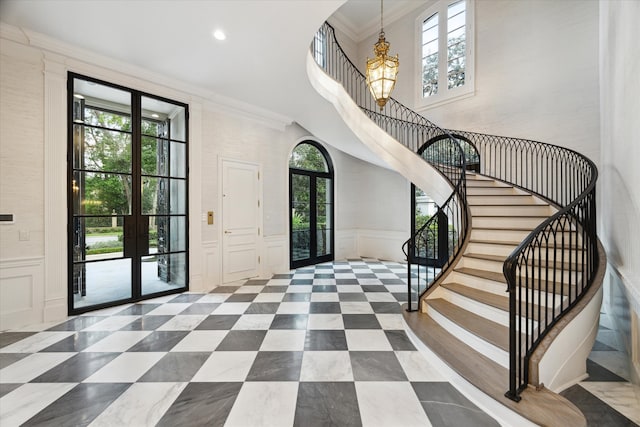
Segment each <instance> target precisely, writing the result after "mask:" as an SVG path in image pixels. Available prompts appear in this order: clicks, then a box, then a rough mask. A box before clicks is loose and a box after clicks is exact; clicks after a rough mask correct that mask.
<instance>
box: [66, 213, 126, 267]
mask: <svg viewBox="0 0 640 427" xmlns="http://www.w3.org/2000/svg"><path fill="white" fill-rule="evenodd" d="M122 224H123V217H122V216H103V217H99V216H98V217H84V218H74V219H73V234H72V235H73V242H72V244H73V261H74V262H77V261H96V260H101V259H109V258H122V254H123V228H122Z"/></svg>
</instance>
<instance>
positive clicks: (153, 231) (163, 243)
mask: <svg viewBox="0 0 640 427" xmlns="http://www.w3.org/2000/svg"><path fill="white" fill-rule="evenodd" d="M186 222H187V218H186V217H184V216H150V217H149V253H167V252H180V251H186V250H187V238H186V231H187V226H186Z"/></svg>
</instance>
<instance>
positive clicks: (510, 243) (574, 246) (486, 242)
mask: <svg viewBox="0 0 640 427" xmlns="http://www.w3.org/2000/svg"><path fill="white" fill-rule="evenodd" d="M469 243H481V244H484V245H508V246H513V247H514V248H516V247H517V246H519V245H520V243H522V240H512V241H507V240H505V241H502V240H500V241H496V240H479V239H470V240H469ZM551 243H553V242H551ZM540 246H541V247H543V248H547V247H548V248H550V249H552V248H554V246H553V245H550V246H549V245H548V244H547V243H545V244H542V245H540ZM557 250H558V251H560V250H561V249H560V248H557ZM564 250H565V251H566V250H573V251H582V250H583V248H582V246H581V245H578V244H576V243H571V244H569V243H565V244H564Z"/></svg>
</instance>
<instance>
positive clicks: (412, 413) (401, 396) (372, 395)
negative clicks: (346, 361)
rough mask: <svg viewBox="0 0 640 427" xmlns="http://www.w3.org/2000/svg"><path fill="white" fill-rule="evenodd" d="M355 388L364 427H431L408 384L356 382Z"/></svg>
mask: <svg viewBox="0 0 640 427" xmlns="http://www.w3.org/2000/svg"><path fill="white" fill-rule="evenodd" d="M355 387H356V394H357V396H358V402H359V404H360V416H361V417H362V424H363V425H365V426H372V427H377V426H385V427H387V426H388V427H391V426H403V427H408V426H416V427H417V426H421V427H425V426H431V422H430V421H429V418H427V415H426V414H425V412H424V410H423V409H422V405H421V404H420V401H419V400H418V397H417V396H416V394H415V392H414V391H413V388H412V387H411V384H410V383H408V382H356V383H355ZM389 396H393V399H389Z"/></svg>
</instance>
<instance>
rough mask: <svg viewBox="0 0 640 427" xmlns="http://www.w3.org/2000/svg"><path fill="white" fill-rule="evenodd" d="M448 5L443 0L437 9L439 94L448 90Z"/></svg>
mask: <svg viewBox="0 0 640 427" xmlns="http://www.w3.org/2000/svg"><path fill="white" fill-rule="evenodd" d="M448 6H449V4H448V3H447V2H443V3H442V4H441V7H440V9H439V10H438V94H439V95H441V96H442V95H444V94H445V92H446V91H448V90H449V89H448V84H447V78H448V77H447V61H448V59H449V58H448V50H447V43H448V40H447V33H448V28H447V24H448V18H447V8H448Z"/></svg>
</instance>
